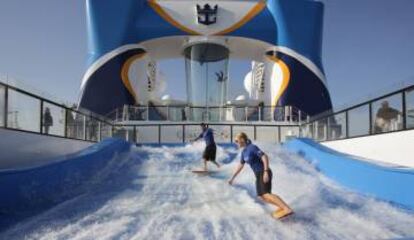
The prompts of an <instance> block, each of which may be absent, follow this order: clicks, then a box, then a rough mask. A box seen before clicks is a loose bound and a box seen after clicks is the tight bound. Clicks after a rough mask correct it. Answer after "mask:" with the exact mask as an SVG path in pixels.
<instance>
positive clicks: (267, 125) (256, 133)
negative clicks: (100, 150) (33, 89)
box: [0, 81, 302, 143]
mask: <svg viewBox="0 0 414 240" xmlns="http://www.w3.org/2000/svg"><path fill="white" fill-rule="evenodd" d="M153 107H155V106H153ZM132 109H137V107H134V108H132ZM149 109H151V107H149ZM194 109H202V110H205V109H204V108H202V107H199V108H194ZM129 110H130V108H129ZM174 110H178V108H177V109H173V108H172V107H169V111H168V112H169V113H170V112H171V111H174ZM208 110H212V109H208ZM273 110H275V109H273ZM276 110H277V109H276ZM279 110H280V111H281V112H282V111H289V118H290V119H289V118H284V119H283V120H285V122H283V123H276V122H272V121H268V122H266V121H264V122H261V123H259V122H257V123H256V124H255V123H254V122H245V123H236V122H231V123H218V122H214V123H210V126H211V128H213V129H214V130H215V132H216V139H217V142H223V143H224V142H226V143H230V142H232V140H233V137H234V134H236V133H237V132H240V131H244V132H246V133H248V134H249V135H250V136H251V137H252V138H253V139H255V140H259V141H269V142H282V141H284V140H285V139H286V138H288V137H290V136H298V135H299V125H298V124H297V122H296V121H293V120H294V119H293V118H294V117H296V119H297V120H299V119H301V118H302V115H301V113H300V112H297V111H296V112H295V110H293V109H292V108H286V109H279ZM157 111H159V109H158V110H157ZM256 111H258V112H256V113H252V116H253V115H254V114H256V115H257V114H259V117H258V119H263V118H262V116H264V115H265V114H264V112H265V111H266V110H264V107H263V109H261V110H260V109H259V110H258V109H256ZM128 113H129V114H130V113H131V112H130V111H129V112H128ZM294 114H296V115H294ZM130 116H131V115H130ZM283 116H284V117H285V116H286V115H283ZM168 119H171V118H168ZM115 120H116V119H115ZM118 120H120V119H118ZM129 120H131V119H129ZM148 120H149V119H148ZM176 120H177V121H176V122H169V121H167V120H163V119H153V120H151V121H147V122H138V123H133V124H131V123H129V124H125V122H123V123H121V122H116V121H114V120H112V119H108V118H106V117H103V116H99V115H96V114H93V113H91V112H88V111H86V110H82V109H80V110H79V109H78V110H76V109H74V108H71V107H68V106H66V105H64V104H61V103H57V102H54V101H51V100H48V99H46V98H45V97H42V96H39V95H36V94H33V93H30V92H28V91H25V90H22V89H20V88H18V87H15V86H11V85H9V84H7V83H4V82H1V81H0V129H1V128H2V129H10V130H14V131H21V132H27V133H35V134H41V135H48V136H54V137H60V138H68V139H76V140H83V141H90V142H98V141H100V140H102V139H104V138H107V137H118V138H123V139H125V140H127V141H131V142H135V143H183V142H187V141H189V140H190V139H194V138H195V137H196V136H197V135H198V134H199V133H200V127H199V122H197V121H194V122H189V120H187V121H180V122H178V119H176ZM248 120H249V119H248Z"/></svg>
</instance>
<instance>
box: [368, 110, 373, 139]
mask: <svg viewBox="0 0 414 240" xmlns="http://www.w3.org/2000/svg"><path fill="white" fill-rule="evenodd" d="M368 111H369V134H370V135H372V133H373V132H374V131H373V129H372V103H371V102H370V103H368Z"/></svg>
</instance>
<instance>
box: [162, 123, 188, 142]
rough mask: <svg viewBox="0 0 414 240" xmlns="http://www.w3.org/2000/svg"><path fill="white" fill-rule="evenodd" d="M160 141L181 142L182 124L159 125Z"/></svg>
mask: <svg viewBox="0 0 414 240" xmlns="http://www.w3.org/2000/svg"><path fill="white" fill-rule="evenodd" d="M161 142H162V143H182V142H183V126H182V125H172V126H161Z"/></svg>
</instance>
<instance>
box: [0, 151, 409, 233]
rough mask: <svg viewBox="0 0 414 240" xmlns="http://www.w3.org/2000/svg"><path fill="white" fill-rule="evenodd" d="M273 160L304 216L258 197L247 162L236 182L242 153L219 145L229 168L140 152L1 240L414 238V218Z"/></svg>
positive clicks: (281, 187)
mask: <svg viewBox="0 0 414 240" xmlns="http://www.w3.org/2000/svg"><path fill="white" fill-rule="evenodd" d="M259 146H260V147H261V148H262V149H263V150H264V151H265V152H266V153H267V154H268V155H269V156H270V159H271V167H272V169H273V173H274V178H273V182H272V183H273V190H274V192H275V193H277V194H279V195H280V196H281V197H282V198H284V199H285V200H286V202H288V203H289V204H290V205H291V206H292V208H293V209H294V210H295V212H296V215H295V216H294V217H292V218H290V219H288V220H286V221H282V222H280V221H277V220H274V219H272V218H271V217H270V212H271V211H272V210H273V207H272V206H269V205H265V204H263V203H261V202H260V201H258V200H257V198H256V197H255V189H254V176H253V173H252V172H251V170H250V168H249V167H248V166H247V165H246V167H245V169H244V170H243V172H242V173H241V175H240V176H239V177H238V178H237V179H236V181H235V184H234V186H229V185H228V184H227V179H228V178H229V176H230V175H231V173H232V172H233V170H234V167H235V166H236V164H237V162H238V156H237V150H235V149H233V148H226V149H223V148H219V149H218V161H219V162H221V163H223V166H222V167H221V169H220V170H218V171H217V170H216V169H215V166H213V165H210V166H209V167H210V168H211V169H213V170H214V171H215V172H214V173H213V174H211V175H210V176H200V175H195V174H193V173H191V171H190V170H189V169H191V168H197V167H199V166H201V161H200V155H201V152H202V149H203V146H202V145H201V144H200V145H196V146H190V145H187V146H181V147H139V148H135V149H134V150H133V152H132V154H131V157H130V159H129V160H128V161H126V165H124V166H123V167H119V168H118V169H113V171H114V173H115V174H114V175H113V178H112V179H110V180H107V179H105V180H102V184H101V185H100V187H96V186H95V187H94V188H93V189H90V191H89V192H88V193H87V194H84V195H82V196H79V197H77V198H75V199H72V200H71V201H67V202H65V203H63V204H60V205H58V206H56V207H54V208H52V209H49V210H48V211H46V212H44V213H42V214H40V215H37V216H34V217H32V218H30V219H26V220H24V221H22V222H20V223H18V224H17V225H15V226H14V227H12V228H10V229H8V230H6V231H5V232H3V233H0V239H220V240H221V239H231V240H235V239H330V240H331V239H391V238H399V237H407V236H411V237H412V236H414V213H412V212H407V211H405V210H402V209H399V208H397V207H394V206H391V205H390V204H388V203H384V202H381V201H378V200H375V199H372V198H369V197H365V196H361V195H358V194H355V193H352V192H350V191H347V190H346V189H343V188H341V187H339V186H337V185H336V184H335V183H333V182H331V181H329V179H326V178H325V177H324V176H322V175H321V174H320V173H318V172H317V171H316V170H315V169H314V167H313V166H312V165H311V164H309V163H307V162H306V161H304V160H303V159H301V158H300V157H298V156H296V155H291V154H289V153H287V152H285V151H284V150H282V149H281V148H280V147H275V145H270V144H259Z"/></svg>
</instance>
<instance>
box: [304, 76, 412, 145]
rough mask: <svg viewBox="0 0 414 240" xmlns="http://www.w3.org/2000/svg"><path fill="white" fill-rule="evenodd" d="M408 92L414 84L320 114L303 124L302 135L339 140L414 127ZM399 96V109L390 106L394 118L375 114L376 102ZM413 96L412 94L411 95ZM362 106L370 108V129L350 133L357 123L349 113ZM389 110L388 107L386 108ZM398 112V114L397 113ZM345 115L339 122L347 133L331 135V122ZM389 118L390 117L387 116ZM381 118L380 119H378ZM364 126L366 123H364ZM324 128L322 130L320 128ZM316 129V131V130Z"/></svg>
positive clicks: (325, 139)
mask: <svg viewBox="0 0 414 240" xmlns="http://www.w3.org/2000/svg"><path fill="white" fill-rule="evenodd" d="M407 94H414V84H412V85H409V86H405V87H403V88H401V89H399V90H395V91H392V92H390V93H387V94H383V95H381V96H379V97H375V98H372V99H370V100H367V101H364V102H362V103H359V104H356V105H354V106H351V107H348V108H346V109H343V110H340V111H337V112H331V113H326V114H324V115H322V116H318V117H316V118H314V119H311V120H310V121H307V122H305V123H303V124H301V136H302V137H311V138H313V139H315V140H317V141H320V142H322V141H332V140H338V139H349V138H354V137H363V136H369V135H377V134H383V133H388V132H396V131H405V130H410V129H413V128H414V124H412V123H409V122H407V120H409V119H413V117H412V116H411V114H410V112H412V111H414V109H409V105H407V97H409V96H407ZM394 96H395V97H399V99H398V106H399V109H394V108H392V106H391V107H390V108H388V109H389V110H388V111H390V112H394V113H395V114H393V115H395V116H394V117H393V118H392V119H382V117H378V116H377V115H378V112H377V114H376V115H375V116H374V113H373V111H374V109H373V105H374V104H375V103H378V102H379V101H381V100H383V101H386V100H387V99H388V98H390V97H394ZM410 96H411V95H410ZM413 96H414V95H413ZM413 105H414V103H411V105H410V106H411V108H412V106H413ZM362 107H367V108H368V111H369V112H368V117H367V118H368V119H367V120H368V124H367V125H366V126H365V127H368V131H365V132H364V133H356V134H350V129H353V128H355V125H356V124H355V125H353V124H352V123H350V121H349V115H350V113H352V112H353V111H354V110H356V109H358V108H362ZM385 109H386V110H387V108H385ZM397 113H398V114H397ZM340 115H344V116H345V123H342V124H339V127H341V128H345V133H343V132H342V133H341V137H335V136H331V132H330V130H331V129H330V128H331V127H332V126H331V123H333V124H337V123H336V121H337V120H336V119H335V116H340ZM387 118H388V117H387ZM378 119H379V120H378ZM378 121H385V123H384V124H385V125H384V124H379V123H378ZM366 123H367V122H358V123H357V124H366ZM312 125H315V126H313V127H312V128H317V129H316V130H315V129H312V131H313V132H312V133H309V129H306V128H309V127H310V126H312ZM363 126H364V125H363ZM351 127H353V128H351ZM320 128H322V130H320ZM314 131H316V132H314ZM304 132H305V133H306V134H307V135H306V136H304V135H303V133H304ZM320 135H324V136H323V137H322V138H320Z"/></svg>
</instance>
